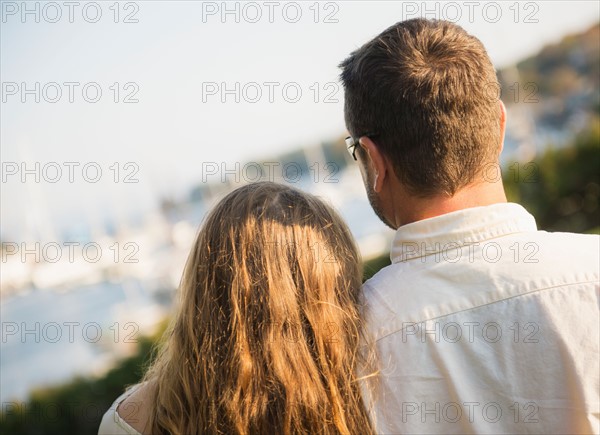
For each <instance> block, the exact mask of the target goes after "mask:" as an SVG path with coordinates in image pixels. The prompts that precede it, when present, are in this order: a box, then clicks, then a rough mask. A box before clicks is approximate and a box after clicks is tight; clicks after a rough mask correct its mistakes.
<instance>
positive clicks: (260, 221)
mask: <svg viewBox="0 0 600 435" xmlns="http://www.w3.org/2000/svg"><path fill="white" fill-rule="evenodd" d="M359 264H360V259H359V255H358V252H357V250H356V247H355V245H354V241H353V239H352V236H351V235H350V232H349V230H348V228H347V227H346V225H345V224H344V222H343V221H342V219H341V218H340V217H339V216H338V215H337V213H336V212H335V211H334V210H332V209H331V208H330V207H329V206H327V205H326V204H324V203H323V202H322V201H321V200H319V199H317V198H315V197H314V196H312V195H309V194H306V193H303V192H300V191H299V190H296V189H293V188H290V187H285V186H282V185H278V184H274V183H256V184H250V185H247V186H244V187H241V188H239V189H237V190H235V191H234V192H232V193H230V194H229V195H227V196H226V197H225V198H224V199H223V200H222V201H221V202H220V203H219V204H218V205H217V206H216V207H215V208H214V209H213V210H212V212H211V213H210V214H209V216H208V218H207V219H206V222H205V223H204V225H203V226H202V229H201V231H200V233H199V235H198V237H197V240H196V242H195V245H194V248H193V250H192V252H191V254H190V256H189V258H188V261H187V264H186V267H185V271H184V274H183V279H182V281H181V286H180V290H179V291H180V304H179V307H178V310H177V313H176V315H175V317H174V319H173V320H172V323H171V325H170V327H169V329H168V330H167V332H166V334H165V338H164V340H163V341H164V343H163V345H162V348H161V350H160V352H159V354H158V356H157V359H156V360H155V362H154V363H153V365H152V366H151V367H150V369H149V370H148V372H147V373H146V375H145V377H144V379H143V381H144V382H142V383H141V384H138V385H137V386H135V387H133V388H131V389H130V390H128V391H127V392H126V393H125V394H124V395H123V396H121V397H120V398H119V399H117V400H116V401H115V404H113V407H112V408H111V410H109V411H108V412H107V413H106V414H105V416H104V418H103V421H102V424H101V425H100V430H99V434H105V433H111V434H113V433H115V432H117V433H134V434H135V433H143V434H167V433H169V434H184V435H188V434H198V433H211V434H212V433H215V434H279V433H284V434H298V433H307V434H317V433H319V434H334V433H336V434H337V433H344V434H367V433H372V432H373V431H372V428H371V425H370V423H369V420H368V415H367V412H366V411H365V409H364V408H363V404H362V401H361V398H360V393H359V385H358V382H357V381H358V380H357V377H356V374H355V373H356V367H357V363H358V355H359V353H358V346H359V341H360V340H359V339H360V330H361V323H360V317H359V306H358V300H359V289H360V285H361V271H360V268H359Z"/></svg>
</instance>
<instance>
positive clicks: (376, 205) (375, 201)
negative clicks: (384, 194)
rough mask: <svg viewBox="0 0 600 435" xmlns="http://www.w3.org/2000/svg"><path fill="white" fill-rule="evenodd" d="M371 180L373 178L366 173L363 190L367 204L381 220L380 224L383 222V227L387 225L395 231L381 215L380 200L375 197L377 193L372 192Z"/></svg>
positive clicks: (377, 196)
mask: <svg viewBox="0 0 600 435" xmlns="http://www.w3.org/2000/svg"><path fill="white" fill-rule="evenodd" d="M372 178H373V177H372V176H371V174H370V173H369V172H368V171H367V180H366V182H365V189H366V191H367V198H368V200H369V204H371V208H372V209H373V211H374V212H375V214H376V215H377V217H378V218H379V220H381V222H383V223H384V224H385V225H387V226H388V227H390V228H391V229H393V230H396V228H395V227H394V226H393V225H392V224H391V223H390V222H389V221H388V220H387V218H386V217H385V216H384V214H383V207H382V205H381V198H380V197H379V195H377V192H375V190H373V179H372Z"/></svg>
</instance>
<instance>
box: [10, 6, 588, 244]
mask: <svg viewBox="0 0 600 435" xmlns="http://www.w3.org/2000/svg"><path fill="white" fill-rule="evenodd" d="M24 7H25V8H26V9H27V10H25V11H24V10H23V8H24ZM599 8H600V6H599V3H598V2H595V1H584V2H577V1H552V2H391V1H390V2H371V1H369V2H366V1H351V2H227V3H223V2H194V1H181V2H161V1H146V2H142V1H136V2H120V3H115V2H79V3H78V4H77V5H75V6H69V4H68V2H67V4H65V2H50V3H46V2H27V3H23V2H2V4H1V11H2V17H1V22H0V26H1V27H0V76H1V82H2V102H1V105H0V127H1V130H0V161H1V162H2V184H1V192H0V194H1V195H0V198H1V207H0V209H1V212H0V213H1V216H0V217H1V223H0V237H2V238H3V239H4V240H6V239H15V238H23V237H27V235H28V234H31V230H32V229H34V228H36V229H38V230H39V229H40V228H41V227H44V228H47V229H49V230H48V231H50V232H51V231H52V230H53V229H60V228H63V227H65V226H68V225H72V224H73V223H75V222H82V221H92V220H103V219H105V218H106V217H110V218H111V219H129V217H130V216H131V215H132V214H135V213H143V212H145V211H148V210H151V209H152V208H154V207H156V204H157V201H158V198H159V197H161V196H173V197H176V198H182V197H184V196H185V194H186V193H187V191H188V190H189V188H190V187H192V186H193V185H194V184H197V183H200V182H202V181H203V180H211V179H210V178H208V174H207V170H206V168H207V164H213V165H214V164H216V165H217V167H219V168H225V169H229V170H235V168H236V164H238V165H243V164H244V163H245V162H247V161H252V160H265V159H268V158H269V157H273V156H275V155H278V154H281V153H283V152H285V151H290V150H293V149H296V148H298V147H300V146H306V145H310V144H314V143H319V142H322V141H327V140H332V139H336V138H338V137H339V136H341V135H343V134H345V132H346V131H345V127H344V121H343V90H342V89H341V86H340V84H339V82H338V75H339V69H338V68H337V65H338V64H339V62H340V61H342V60H343V59H344V58H345V57H346V56H347V55H348V54H349V53H350V52H351V51H353V50H354V49H356V48H358V47H360V46H361V45H362V44H363V43H365V42H366V41H368V40H369V39H371V38H373V37H374V36H376V35H377V34H378V33H380V32H381V31H383V30H384V29H385V28H387V27H388V26H390V25H392V24H394V23H395V22H397V21H401V20H404V19H409V18H415V17H417V16H426V17H428V18H441V19H448V20H450V21H455V22H457V23H458V24H459V25H461V26H463V27H464V28H465V29H466V30H467V31H468V32H469V33H471V34H473V35H475V36H477V37H478V38H479V39H480V40H481V41H482V42H483V43H484V45H485V46H486V48H487V50H488V53H489V55H490V57H491V59H492V61H493V62H494V65H495V66H496V67H497V68H502V67H505V66H508V65H511V64H514V63H515V62H517V61H518V60H520V59H522V58H523V57H526V56H529V55H532V54H534V53H536V52H537V51H538V50H539V49H540V48H541V47H543V46H544V45H545V44H548V43H552V42H558V41H559V40H560V39H561V38H562V37H563V36H565V35H566V34H569V33H574V32H579V31H582V30H585V29H586V28H588V27H590V26H591V25H592V24H594V23H595V22H597V21H598V20H599V19H600V10H599ZM36 99H37V100H38V101H36ZM213 167H214V166H213ZM23 170H26V171H29V172H25V173H24V172H23ZM216 176H217V177H218V176H219V174H217V175H216ZM23 177H24V178H23ZM36 177H37V178H39V179H38V180H36ZM217 180H218V178H217ZM131 181H137V182H131Z"/></svg>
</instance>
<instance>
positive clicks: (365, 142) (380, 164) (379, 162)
mask: <svg viewBox="0 0 600 435" xmlns="http://www.w3.org/2000/svg"><path fill="white" fill-rule="evenodd" d="M359 143H360V146H361V147H362V148H363V149H364V150H365V151H366V154H367V157H368V161H367V165H369V166H370V167H371V170H372V171H373V190H374V191H375V192H377V193H380V192H381V189H382V188H383V182H384V180H385V178H386V176H387V175H388V174H387V161H386V158H385V156H384V155H383V154H382V153H381V151H380V150H379V148H378V147H377V145H376V144H375V142H373V141H372V140H371V139H369V138H368V137H367V136H363V137H362V138H360V140H359Z"/></svg>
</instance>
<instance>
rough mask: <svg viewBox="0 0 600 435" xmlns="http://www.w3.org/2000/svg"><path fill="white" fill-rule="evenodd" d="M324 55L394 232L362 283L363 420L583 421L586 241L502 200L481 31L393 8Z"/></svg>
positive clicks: (414, 429)
mask: <svg viewBox="0 0 600 435" xmlns="http://www.w3.org/2000/svg"><path fill="white" fill-rule="evenodd" d="M340 67H341V68H342V73H341V79H342V82H343V84H344V88H345V97H346V102H345V119H346V125H347V128H348V131H349V132H350V134H351V137H350V138H349V139H348V140H347V142H348V143H349V150H350V151H351V152H352V153H353V155H354V156H355V158H356V160H357V161H358V164H359V165H360V169H361V172H362V175H363V179H364V181H365V186H366V190H367V193H368V197H369V201H370V203H371V205H372V206H373V209H374V210H375V212H376V213H377V215H378V216H379V217H380V218H381V220H382V221H383V222H384V223H386V224H387V225H388V226H390V227H391V228H393V229H395V230H397V232H396V236H395V239H394V242H393V244H392V248H391V259H392V264H391V265H390V266H388V267H386V268H384V269H383V270H381V271H380V272H379V273H378V274H376V275H375V276H374V277H373V278H372V279H370V280H369V281H367V282H366V283H365V285H364V298H365V304H366V305H365V306H366V308H365V318H366V336H367V339H368V341H369V343H370V344H372V348H373V349H374V352H375V356H376V361H377V362H376V363H375V364H376V367H375V368H376V369H377V372H376V373H375V374H374V375H373V376H371V377H367V378H366V380H365V382H364V386H363V387H364V388H363V391H364V398H365V402H366V404H367V406H368V407H369V408H371V416H372V418H373V419H374V421H375V424H376V427H377V431H378V433H411V434H413V433H428V434H431V433H590V432H596V433H597V432H598V431H599V430H600V428H599V399H598V394H599V371H600V367H599V362H598V361H599V356H598V342H599V336H598V330H599V321H598V293H599V288H600V284H599V275H600V274H599V267H600V266H599V264H600V259H599V238H598V237H597V236H592V235H577V234H568V233H547V232H544V231H538V230H537V228H536V224H535V220H534V218H533V216H531V215H530V214H529V213H527V211H526V210H525V209H524V208H523V207H521V206H520V205H518V204H513V203H507V200H506V196H505V193H504V189H503V185H502V180H501V177H500V176H498V174H497V173H495V172H494V171H493V169H494V168H497V167H498V162H499V154H500V152H501V150H502V143H503V140H504V130H505V123H506V112H505V108H504V105H503V104H502V102H501V101H499V98H498V97H497V90H498V89H499V86H498V81H497V78H496V74H495V71H494V68H493V66H492V64H491V61H490V59H489V57H488V55H487V53H486V51H485V48H484V47H483V45H482V44H481V42H480V41H479V40H478V39H476V38H475V37H473V36H471V35H469V34H467V33H466V32H465V31H464V30H463V29H462V28H460V27H459V26H457V25H454V24H452V23H449V22H445V21H435V20H424V19H415V20H409V21H404V22H400V23H398V24H396V25H394V26H392V27H390V28H389V29H387V30H385V31H384V32H383V33H381V34H380V35H379V36H377V37H376V38H374V39H373V40H372V41H370V42H368V43H366V44H365V45H364V46H362V47H361V48H360V49H358V50H356V51H355V52H353V53H352V54H351V55H350V57H349V58H348V59H346V60H345V61H344V62H343V63H342V64H341V65H340ZM494 90H496V92H493V91H494ZM365 370H366V371H365V374H369V371H368V370H369V369H367V368H365Z"/></svg>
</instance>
